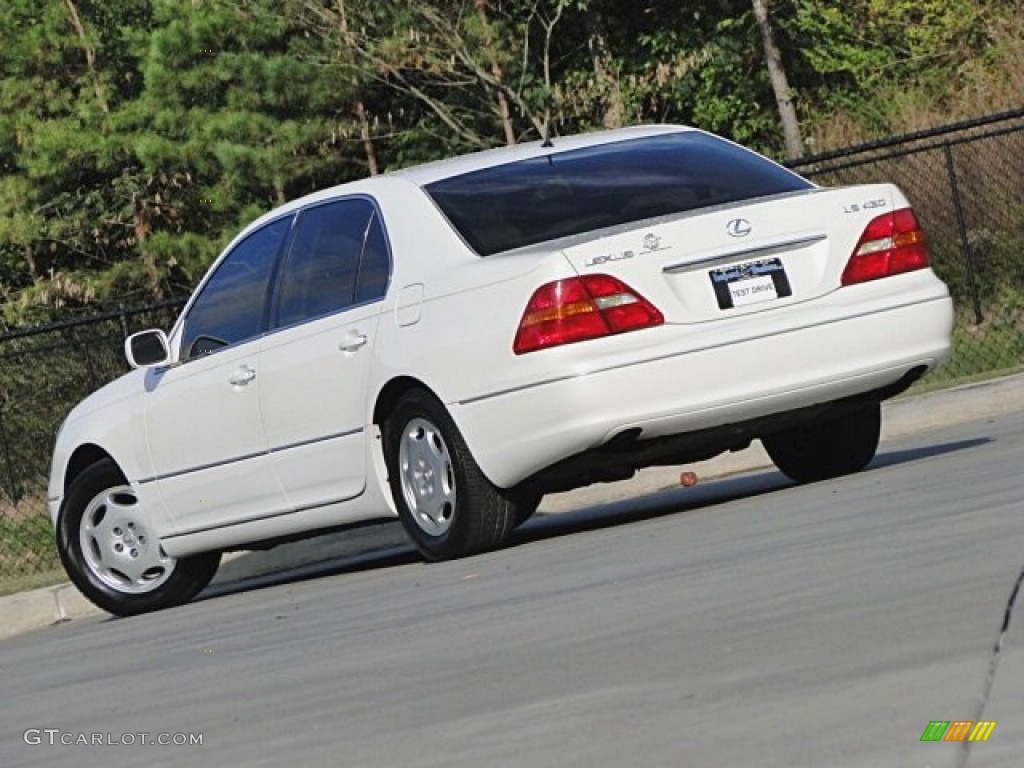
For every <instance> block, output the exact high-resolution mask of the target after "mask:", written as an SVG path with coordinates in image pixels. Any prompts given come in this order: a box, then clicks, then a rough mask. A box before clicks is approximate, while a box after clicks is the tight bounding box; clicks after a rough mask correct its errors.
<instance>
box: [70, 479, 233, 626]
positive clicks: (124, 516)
mask: <svg viewBox="0 0 1024 768" xmlns="http://www.w3.org/2000/svg"><path fill="white" fill-rule="evenodd" d="M57 549H58V551H59V552H60V558H61V561H62V562H63V564H64V569H65V570H66V571H67V573H68V576H69V577H70V578H71V581H72V582H74V584H75V586H76V587H78V589H79V591H81V593H82V594H83V595H85V596H86V597H87V598H89V599H90V600H91V601H92V602H93V603H95V604H96V605H98V606H99V607H100V608H102V609H103V610H105V611H108V612H110V613H113V614H115V615H117V616H131V615H134V614H138V613H144V612H146V611H155V610H158V609H160V608H166V607H169V606H172V605H178V604H180V603H184V602H187V601H188V600H190V599H192V598H193V597H194V596H195V595H196V594H198V593H199V591H200V590H201V589H202V588H203V587H205V586H206V585H207V584H208V583H209V582H210V579H212V578H213V575H214V573H216V571H217V565H218V564H219V562H220V553H219V552H210V553H204V554H200V555H193V556H191V557H185V558H173V557H171V556H170V555H168V554H167V553H166V552H164V550H163V547H162V546H161V545H160V541H159V539H158V538H157V537H156V536H155V535H154V534H153V532H152V531H151V529H150V526H149V520H148V517H147V515H146V514H145V510H144V509H143V508H142V505H141V504H140V503H139V498H138V496H137V495H136V493H135V491H134V489H132V487H131V486H130V485H128V484H127V483H125V481H124V478H123V477H122V476H121V473H120V471H119V470H118V468H117V465H116V464H114V462H112V461H110V460H109V459H105V460H103V461H99V462H97V463H95V464H93V465H91V466H90V467H88V468H87V469H85V470H84V471H83V472H82V473H81V474H80V475H79V476H78V477H76V478H75V479H74V480H73V481H72V483H71V486H70V488H69V489H68V492H67V495H66V496H65V498H64V502H63V504H62V505H61V510H60V517H59V519H58V521H57Z"/></svg>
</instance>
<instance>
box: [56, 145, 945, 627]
mask: <svg viewBox="0 0 1024 768" xmlns="http://www.w3.org/2000/svg"><path fill="white" fill-rule="evenodd" d="M952 317H953V312H952V305H951V302H950V298H949V294H948V292H947V290H946V287H945V286H944V284H943V283H942V282H941V281H940V280H939V279H938V278H937V277H936V276H935V274H934V273H933V272H932V270H931V269H930V267H929V265H928V251H927V247H926V244H925V238H924V234H923V232H922V231H921V228H920V226H919V224H918V220H917V218H916V217H915V215H914V212H913V210H912V209H911V208H910V205H909V204H908V202H907V200H906V198H905V197H904V196H903V194H902V193H901V192H900V190H899V189H897V188H896V187H895V186H893V185H891V184H873V185H865V186H854V187H843V188H835V189H825V188H821V187H818V186H816V185H814V184H812V183H810V182H809V181H807V180H805V179H803V178H802V177H800V176H798V175H796V174H794V173H792V172H790V171H788V170H786V169H785V168H783V167H781V166H779V165H777V164H775V163H774V162H772V161H770V160H768V159H766V158H764V157H762V156H760V155H758V154H756V153H754V152H751V151H749V150H746V149H743V148H741V147H739V146H737V145H735V144H732V143H730V142H728V141H725V140H723V139H720V138H718V137H715V136H712V135H709V134H707V133H705V132H703V131H699V130H695V129H691V128H682V127H675V126H648V127H642V128H631V129H626V130H619V131H611V132H605V133H595V134H591V135H586V136H577V137H570V138H558V139H554V140H553V141H552V142H545V143H543V144H542V143H535V144H529V145H520V146H516V147H510V148H505V149H498V150H493V151H489V152H483V153H480V154H475V155H471V156H466V157H461V158H457V159H453V160H448V161H444V162H440V163H434V164H430V165H425V166H421V167H417V168H411V169H408V170H404V171H400V172H397V173H391V174H387V175H384V176H378V177H375V178H370V179H366V180H364V181H358V182H354V183H351V184H345V185H342V186H338V187H334V188H331V189H327V190H324V191H322V192H318V193H316V194H313V195H310V196H308V197H304V198H302V199H300V200H296V201H294V202H291V203H289V204H287V205H285V206H282V207H281V208H278V209H277V210H274V211H271V212H270V213H268V214H266V215H265V216H263V217H261V218H260V219H258V220H257V221H255V222H253V223H252V224H251V225H250V226H248V227H247V228H246V229H245V230H244V231H242V232H241V233H240V234H239V235H238V237H236V238H235V240H234V241H233V242H231V243H230V245H229V246H228V247H227V248H226V249H225V251H224V253H223V254H221V256H220V257H219V258H218V259H217V261H216V262H215V263H214V264H213V266H212V268H211V269H210V271H209V273H208V274H207V275H206V277H205V278H204V279H203V281H202V283H201V284H200V285H199V287H198V290H197V291H196V292H195V294H194V295H193V296H192V298H191V300H190V301H189V303H188V304H187V305H186V307H185V309H184V311H183V312H182V314H181V317H180V318H179V319H178V321H177V323H176V324H175V326H174V328H173V329H172V330H171V331H170V333H169V334H164V333H163V332H162V331H156V330H154V331H145V332H142V333H139V334H136V335H134V336H132V337H130V338H129V339H128V340H127V341H126V344H125V347H126V354H127V356H128V360H129V362H130V363H131V365H132V367H133V368H134V369H135V370H133V371H131V372H130V373H128V374H127V375H125V376H123V377H122V378H120V379H118V380H117V381H114V382H113V383H111V384H108V385H107V386H106V387H104V388H102V389H101V390H99V391H98V392H96V393H95V394H93V395H92V396H90V397H89V398H87V399H86V400H85V401H84V402H82V403H81V404H79V405H78V406H77V407H76V408H75V409H74V410H73V411H72V412H71V414H70V415H69V416H68V417H67V420H66V421H65V422H64V424H63V426H62V427H61V430H60V432H59V435H58V437H57V443H56V448H55V453H54V458H53V467H52V472H51V477H50V484H49V503H50V513H51V516H52V519H53V522H54V524H55V526H56V530H57V540H58V546H59V549H60V555H61V557H62V560H63V562H64V565H65V567H66V569H67V571H68V574H69V576H70V577H71V579H72V580H73V581H74V583H75V584H76V585H77V586H78V588H79V589H80V590H81V591H82V592H83V593H84V594H85V595H86V596H87V597H89V598H90V599H91V600H93V601H94V602H95V603H96V604H97V605H99V606H100V607H102V608H104V609H106V610H108V611H110V612H112V613H115V614H120V615H128V614H135V613H141V612H144V611H149V610H154V609H158V608H162V607H165V606H170V605H174V604H178V603H181V602H184V601H186V600H188V599H190V598H191V597H193V596H194V595H195V594H196V593H198V592H199V591H200V590H201V589H202V588H203V587H204V586H205V585H206V584H207V583H208V582H209V580H210V579H211V578H212V576H213V573H214V571H215V570H216V568H217V563H218V561H219V557H220V553H221V552H222V551H225V550H230V549H248V548H262V547H266V546H271V545H273V544H275V543H278V542H281V541H287V540H294V539H297V538H302V537H304V536H312V535H316V534H318V533H322V532H324V531H326V530H331V529H338V528H339V527H344V526H348V525H353V524H357V523H361V522H364V521H367V520H371V519H377V518H388V517H394V516H397V517H398V518H399V519H400V520H401V521H402V524H403V525H404V527H405V530H406V531H407V532H408V534H409V536H410V537H411V539H412V540H413V542H414V543H415V544H416V546H417V547H418V548H419V550H420V551H421V552H422V553H423V556H424V557H426V558H428V559H447V558H453V557H460V556H463V555H469V554H472V553H475V552H481V551H484V550H488V549H492V548H495V547H499V546H501V545H502V543H503V542H505V541H506V540H507V538H508V536H509V534H510V532H511V531H512V529H513V528H515V527H516V526H517V525H519V524H521V523H522V522H524V521H525V520H526V519H527V518H529V516H530V515H531V514H532V513H533V512H534V510H535V509H536V508H537V505H538V504H539V502H540V499H541V497H542V496H543V494H545V493H549V492H554V491H563V490H567V489H571V488H574V487H578V486H582V485H585V484H588V483H593V482H598V481H609V480H617V479H622V478H627V477H629V476H630V475H632V474H633V473H634V472H635V471H636V470H637V469H638V468H641V467H645V466H650V465H656V464H662V465H666V464H668V465H672V464H683V463H686V462H692V461H697V460H701V459H706V458H709V457H711V456H713V455H715V454H718V453H721V452H723V451H731V450H738V449H742V448H744V447H746V446H747V445H749V444H750V442H751V441H752V440H755V439H760V440H761V441H762V442H763V443H764V446H765V448H766V449H767V451H768V453H769V455H770V456H771V457H772V459H773V460H774V461H775V463H776V464H777V465H778V467H779V469H781V470H782V472H784V473H785V474H786V475H788V476H789V477H790V478H792V479H793V480H796V481H798V482H809V481H815V480H821V479H825V478H830V477H834V476H837V475H841V474H844V473H848V472H854V471H857V470H859V469H861V468H863V467H864V466H865V465H867V463H868V462H869V461H870V460H871V459H872V457H873V456H874V453H875V450H876V448H877V445H878V437H879V421H880V405H879V404H880V402H881V401H882V400H883V399H884V398H887V397H891V396H892V395H895V394H897V393H899V392H901V391H903V390H905V389H906V388H907V387H908V386H910V385H911V384H912V383H913V382H914V381H916V380H917V379H918V378H920V377H921V376H922V375H923V374H925V373H926V372H927V371H929V370H930V369H932V368H933V367H934V366H935V365H937V364H938V363H939V362H941V361H942V360H943V359H944V358H945V357H946V356H947V355H948V353H949V348H950V333H951V327H952Z"/></svg>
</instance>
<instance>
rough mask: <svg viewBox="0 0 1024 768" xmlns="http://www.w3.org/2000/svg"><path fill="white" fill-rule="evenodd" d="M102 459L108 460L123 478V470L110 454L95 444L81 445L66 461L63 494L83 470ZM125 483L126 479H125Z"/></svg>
mask: <svg viewBox="0 0 1024 768" xmlns="http://www.w3.org/2000/svg"><path fill="white" fill-rule="evenodd" d="M103 459H110V461H112V462H113V463H114V465H115V466H117V469H118V471H119V472H120V473H121V477H122V478H124V470H123V469H121V465H120V464H118V462H117V459H115V458H114V457H113V456H111V455H110V453H109V452H108V451H107V450H105V449H104V448H102V447H100V446H98V445H96V444H95V443H83V444H82V445H80V446H78V447H77V448H75V450H74V451H72V453H71V456H70V458H69V459H68V463H67V466H66V467H65V469H64V483H63V487H64V493H67V491H68V488H70V487H71V483H73V482H74V481H75V478H76V477H78V476H79V475H80V474H82V472H84V471H85V469H86V468H87V467H89V466H91V465H93V464H95V463H96V462H97V461H102V460H103ZM125 482H127V478H125Z"/></svg>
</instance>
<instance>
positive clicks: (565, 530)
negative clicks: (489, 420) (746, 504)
mask: <svg viewBox="0 0 1024 768" xmlns="http://www.w3.org/2000/svg"><path fill="white" fill-rule="evenodd" d="M991 442H993V441H992V439H991V438H974V439H970V440H957V441H953V442H948V443H940V444H936V445H928V446H922V447H920V448H912V449H906V450H893V451H883V452H880V453H879V454H878V455H877V456H876V457H875V459H874V460H873V461H872V462H871V464H870V465H868V467H867V468H866V469H865V470H864V472H867V473H870V472H872V471H874V470H878V469H882V468H885V467H890V466H899V465H901V464H907V463H910V462H914V461H921V460H922V459H928V458H932V457H935V456H941V455H944V454H947V453H954V452H957V451H965V450H970V449H972V448H977V447H979V446H982V445H986V444H988V443H991ZM823 482H837V480H826V481H823ZM793 487H796V484H795V483H793V482H792V481H791V480H789V479H788V478H787V477H786V476H785V475H783V474H782V473H781V472H779V471H778V470H775V469H770V468H764V469H760V470H755V471H753V472H750V473H744V474H740V475H734V476H730V477H722V478H718V479H712V480H709V481H707V482H705V483H702V484H700V485H697V486H693V487H690V488H683V487H680V486H672V487H668V488H665V489H662V490H660V491H657V492H655V493H647V494H644V495H642V496H636V497H633V498H626V499H619V500H616V501H613V502H608V503H605V504H597V505H591V506H588V507H582V508H580V509H576V510H573V511H570V512H562V513H558V514H554V515H538V516H537V517H536V518H534V519H533V520H531V521H530V522H529V523H527V524H526V525H524V526H523V528H521V529H520V530H519V531H517V532H516V535H515V537H514V538H513V540H512V542H511V543H510V545H511V546H519V545H522V544H527V543H529V542H531V541H539V540H542V539H549V538H554V537H557V536H566V535H571V534H573V533H578V532H583V531H592V530H600V529H602V528H611V527H614V526H617V525H628V524H630V523H636V522H641V521H643V520H651V519H655V518H659V517H667V516H669V515H675V514H679V513H684V512H690V511H694V510H698V509H707V508H710V507H714V506H717V505H719V504H727V503H729V502H732V501H737V500H739V499H747V498H753V497H756V496H760V495H763V494H768V493H773V492H775V491H779V490H783V489H785V488H793Z"/></svg>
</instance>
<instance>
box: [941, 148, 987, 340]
mask: <svg viewBox="0 0 1024 768" xmlns="http://www.w3.org/2000/svg"><path fill="white" fill-rule="evenodd" d="M942 152H943V154H944V155H945V156H946V173H947V174H948V175H949V186H950V190H951V191H952V192H953V212H954V214H955V216H956V230H957V234H958V235H959V237H960V251H961V253H962V254H963V257H964V270H965V272H966V277H967V290H968V291H970V294H971V306H972V307H973V309H974V322H975V324H976V325H981V322H982V321H983V320H984V319H985V318H984V316H983V315H982V314H981V297H980V296H979V295H978V283H977V281H976V279H975V275H974V255H973V254H972V253H971V244H970V242H969V241H968V239H967V222H966V221H965V219H964V207H963V203H962V202H961V200H960V184H959V183H958V182H957V178H956V168H955V167H954V165H953V149H952V148H951V147H950V145H949V142H945V143H944V144H943V145H942Z"/></svg>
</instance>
